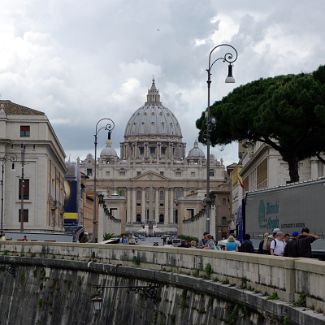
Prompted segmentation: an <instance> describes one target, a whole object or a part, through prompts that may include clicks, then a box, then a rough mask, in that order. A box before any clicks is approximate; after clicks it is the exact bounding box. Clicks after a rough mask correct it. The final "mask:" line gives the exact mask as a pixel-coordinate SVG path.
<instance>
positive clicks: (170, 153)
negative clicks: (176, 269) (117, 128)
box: [80, 81, 225, 234]
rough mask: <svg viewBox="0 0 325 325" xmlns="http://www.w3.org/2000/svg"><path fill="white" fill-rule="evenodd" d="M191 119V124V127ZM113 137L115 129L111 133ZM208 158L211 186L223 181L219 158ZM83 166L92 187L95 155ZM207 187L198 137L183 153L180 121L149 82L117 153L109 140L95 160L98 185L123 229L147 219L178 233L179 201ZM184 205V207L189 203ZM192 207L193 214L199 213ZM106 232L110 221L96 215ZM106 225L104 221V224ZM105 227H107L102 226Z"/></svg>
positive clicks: (90, 156) (147, 221) (131, 228)
mask: <svg viewBox="0 0 325 325" xmlns="http://www.w3.org/2000/svg"><path fill="white" fill-rule="evenodd" d="M194 122H195V121H194V120H193V128H194ZM112 137H113V138H114V133H113V135H112ZM210 159H211V163H210V164H211V169H210V175H211V176H210V179H211V190H214V189H216V188H217V186H218V185H219V184H221V183H224V181H225V167H224V166H223V162H222V159H221V160H220V161H218V160H216V159H215V158H214V157H213V155H211V157H210ZM80 168H81V170H82V171H83V172H84V173H85V174H87V175H88V176H89V178H90V179H89V183H88V184H89V186H90V188H91V186H92V178H93V170H94V159H93V156H92V155H91V154H89V155H88V156H87V157H86V159H85V160H83V161H82V162H81V166H80ZM205 188H206V157H205V154H204V153H203V151H202V150H201V149H200V148H199V145H198V143H197V142H195V143H194V145H193V148H192V149H191V150H190V151H189V152H188V154H187V155H186V144H185V143H184V142H183V141H182V132H181V128H180V124H179V122H178V121H177V119H176V117H175V115H174V114H173V113H172V111H170V110H169V109H168V108H166V107H165V106H164V105H163V104H162V103H161V101H160V95H159V91H158V90H157V88H156V86H155V82H154V81H153V83H152V86H151V88H150V89H149V91H148V95H147V101H146V102H145V104H144V105H143V106H141V107H140V108H139V109H138V110H136V111H135V112H134V114H133V115H132V116H131V118H130V119H129V121H128V122H127V124H126V129H125V132H124V140H123V142H122V143H121V144H120V157H119V156H118V155H117V153H116V152H115V150H114V149H113V146H112V141H111V140H108V141H107V143H106V147H105V148H104V149H103V150H102V151H101V154H100V158H99V159H98V161H97V190H98V192H102V193H103V194H104V198H105V204H106V205H107V206H108V209H109V211H111V213H112V214H113V215H114V217H115V218H116V219H119V220H121V232H122V231H129V232H134V231H137V230H139V229H141V228H142V227H143V226H144V225H146V224H148V223H151V224H154V225H155V226H156V227H159V228H160V230H161V231H164V232H168V231H170V232H176V231H177V228H178V222H179V217H180V215H186V213H183V212H184V211H182V213H180V211H179V209H178V200H180V199H181V198H182V197H186V196H187V195H191V194H193V193H194V192H195V191H197V190H204V189H205ZM187 209H188V208H187ZM196 210H198V208H197V207H195V208H194V207H193V212H192V213H194V214H195V213H198V212H199V211H196ZM99 224H100V225H102V226H101V227H104V228H105V229H99V234H101V233H104V232H110V231H109V229H108V227H109V226H108V223H107V222H105V221H101V220H99ZM105 225H106V226H105ZM106 228H107V229H106Z"/></svg>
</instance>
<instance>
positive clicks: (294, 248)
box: [283, 231, 299, 257]
mask: <svg viewBox="0 0 325 325" xmlns="http://www.w3.org/2000/svg"><path fill="white" fill-rule="evenodd" d="M298 236H299V232H297V231H294V232H293V233H292V236H291V238H290V240H289V241H288V243H287V244H286V245H285V247H284V253H283V256H286V257H298Z"/></svg>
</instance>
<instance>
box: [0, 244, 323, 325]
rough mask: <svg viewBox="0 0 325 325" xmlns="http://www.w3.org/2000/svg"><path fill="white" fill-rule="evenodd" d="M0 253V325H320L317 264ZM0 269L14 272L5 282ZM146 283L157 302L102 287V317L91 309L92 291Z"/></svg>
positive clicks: (72, 249)
mask: <svg viewBox="0 0 325 325" xmlns="http://www.w3.org/2000/svg"><path fill="white" fill-rule="evenodd" d="M0 255H2V256H0V272H1V275H0V277H1V280H0V294H1V296H0V303H1V306H2V308H1V309H0V319H1V320H2V321H1V323H0V324H15V325H16V324H17V325H18V324H24V325H28V324H96V323H97V324H107V323H110V324H117V323H120V322H121V321H127V322H128V323H129V324H203V323H204V324H214V323H217V324H268V323H271V322H273V323H272V324H307V323H309V324H324V323H325V316H324V315H323V314H322V313H323V311H324V300H325V290H324V289H325V287H324V285H325V263H324V262H320V261H315V260H310V259H308V260H307V259H289V258H280V257H272V256H261V255H255V254H245V253H231V252H218V251H206V250H196V249H176V248H164V247H148V246H147V247H144V246H142V247H141V246H127V245H106V246H104V245H98V244H70V243H69V244H67V243H39V242H23V243H17V242H4V243H1V244H0ZM9 267H10V268H12V267H15V268H16V276H15V277H13V276H12V274H11V273H12V272H11V273H10V272H9V271H10V268H9ZM152 282H153V283H159V284H160V288H159V294H158V297H159V300H158V301H153V300H152V299H148V298H145V297H143V295H141V293H135V292H128V291H127V290H125V289H104V291H103V294H104V308H103V310H102V312H101V313H100V314H98V315H95V314H93V313H92V312H91V306H90V300H91V297H92V295H93V294H94V293H95V291H94V286H95V285H101V286H102V285H105V286H108V285H117V286H120V285H127V286H128V285H139V284H142V285H143V283H152ZM295 306H296V307H295ZM299 306H300V307H299ZM306 307H309V308H311V309H313V310H311V309H307V308H306ZM22 315H26V316H24V317H23V318H22ZM95 317H96V319H95Z"/></svg>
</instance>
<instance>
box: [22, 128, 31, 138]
mask: <svg viewBox="0 0 325 325" xmlns="http://www.w3.org/2000/svg"><path fill="white" fill-rule="evenodd" d="M20 137H22V138H29V137H30V126H29V125H21V126H20Z"/></svg>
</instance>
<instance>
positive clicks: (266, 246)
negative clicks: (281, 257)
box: [258, 232, 273, 255]
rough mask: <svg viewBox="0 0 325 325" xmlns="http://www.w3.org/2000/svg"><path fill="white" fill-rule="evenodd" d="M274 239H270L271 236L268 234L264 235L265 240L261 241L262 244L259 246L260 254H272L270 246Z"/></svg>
mask: <svg viewBox="0 0 325 325" xmlns="http://www.w3.org/2000/svg"><path fill="white" fill-rule="evenodd" d="M272 239H273V237H272V236H271V237H270V234H269V233H268V232H266V233H264V235H263V239H262V240H261V241H260V244H259V245H258V252H259V253H260V254H267V255H269V254H270V245H271V241H272Z"/></svg>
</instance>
